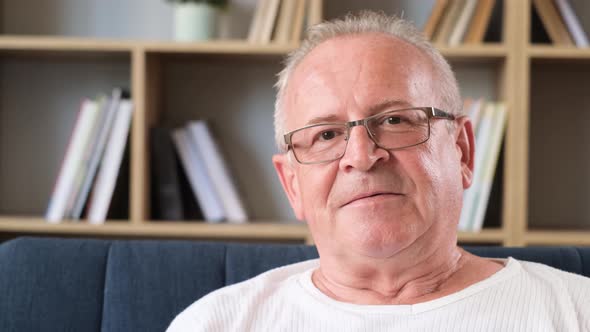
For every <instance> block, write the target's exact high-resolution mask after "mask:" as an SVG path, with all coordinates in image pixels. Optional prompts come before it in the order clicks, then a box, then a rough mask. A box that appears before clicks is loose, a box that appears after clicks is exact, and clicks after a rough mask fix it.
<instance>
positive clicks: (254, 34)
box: [248, 0, 268, 43]
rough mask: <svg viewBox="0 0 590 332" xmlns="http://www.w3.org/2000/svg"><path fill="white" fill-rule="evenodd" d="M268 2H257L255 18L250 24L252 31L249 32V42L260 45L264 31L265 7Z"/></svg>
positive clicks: (260, 0) (263, 0)
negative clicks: (261, 34)
mask: <svg viewBox="0 0 590 332" xmlns="http://www.w3.org/2000/svg"><path fill="white" fill-rule="evenodd" d="M267 2H268V0H257V1H256V9H255V10H254V16H253V17H252V21H251V22H250V30H249V31H248V42H249V43H258V41H259V38H260V33H261V31H262V30H261V29H262V20H263V16H264V11H265V7H266V5H267Z"/></svg>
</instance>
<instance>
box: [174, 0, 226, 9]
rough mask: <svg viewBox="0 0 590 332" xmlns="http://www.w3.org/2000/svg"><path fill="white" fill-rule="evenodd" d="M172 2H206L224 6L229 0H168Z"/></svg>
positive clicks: (220, 6)
mask: <svg viewBox="0 0 590 332" xmlns="http://www.w3.org/2000/svg"><path fill="white" fill-rule="evenodd" d="M166 1H168V2H171V3H206V4H209V5H211V6H215V7H219V8H223V7H225V6H227V3H228V0H166Z"/></svg>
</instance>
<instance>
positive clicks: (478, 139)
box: [458, 103, 495, 231]
mask: <svg viewBox="0 0 590 332" xmlns="http://www.w3.org/2000/svg"><path fill="white" fill-rule="evenodd" d="M494 109H495V106H494V104H493V103H486V105H485V108H484V110H483V113H482V115H481V120H480V124H479V127H478V130H477V134H476V135H475V157H474V167H475V169H474V171H473V177H472V181H471V187H469V188H468V189H467V190H465V192H464V193H463V208H462V209H461V217H460V219H459V226H458V227H459V230H460V231H468V230H470V229H471V225H472V221H473V220H472V216H473V211H475V209H476V208H477V207H476V206H475V204H476V203H477V193H478V192H479V186H480V180H479V179H480V178H481V174H482V172H483V170H484V159H485V155H486V153H487V149H486V148H487V146H488V144H489V143H488V142H489V140H490V133H491V130H492V123H493V118H494V112H495V111H494Z"/></svg>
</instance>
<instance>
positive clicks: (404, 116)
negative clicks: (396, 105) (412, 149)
mask: <svg viewBox="0 0 590 332" xmlns="http://www.w3.org/2000/svg"><path fill="white" fill-rule="evenodd" d="M368 127H369V130H371V133H372V134H373V138H374V139H375V142H377V144H379V145H380V146H381V147H383V148H385V149H399V148H403V147H407V146H412V145H416V144H420V143H423V142H425V141H426V140H428V135H429V127H428V115H427V114H426V112H424V111H423V110H422V109H407V110H399V111H391V112H385V113H382V114H379V115H377V116H376V117H374V118H371V119H370V120H369V123H368Z"/></svg>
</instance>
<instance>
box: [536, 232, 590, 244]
mask: <svg viewBox="0 0 590 332" xmlns="http://www.w3.org/2000/svg"><path fill="white" fill-rule="evenodd" d="M525 241H526V244H527V245H555V246H561V245H571V246H590V230H586V231H528V232H527V233H526V234H525Z"/></svg>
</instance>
